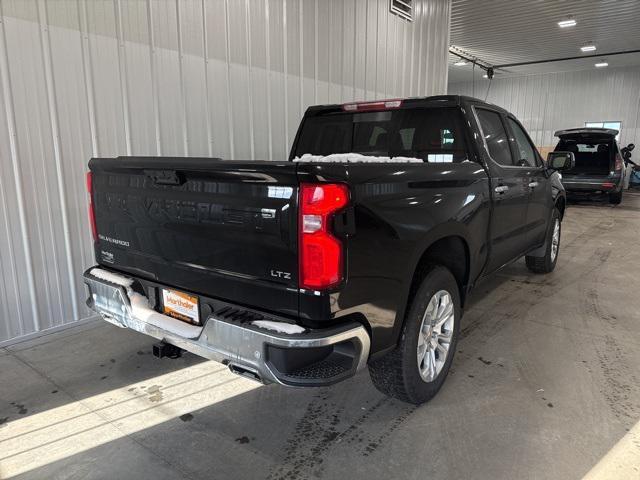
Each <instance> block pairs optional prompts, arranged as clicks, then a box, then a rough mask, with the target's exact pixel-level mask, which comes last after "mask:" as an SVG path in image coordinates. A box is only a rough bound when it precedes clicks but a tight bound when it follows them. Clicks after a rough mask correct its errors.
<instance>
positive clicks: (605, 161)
mask: <svg viewBox="0 0 640 480" xmlns="http://www.w3.org/2000/svg"><path fill="white" fill-rule="evenodd" d="M617 134H618V131H617V130H610V129H604V128H598V129H596V128H583V129H582V128H581V129H571V130H561V131H558V132H556V136H557V137H559V138H560V141H559V142H558V144H557V145H556V148H555V151H567V152H573V154H574V156H575V160H576V163H575V167H574V168H572V169H571V170H567V171H565V172H563V176H590V177H591V176H608V175H609V173H610V172H612V171H613V170H614V166H615V159H616V153H617V147H616V142H615V136H616V135H617Z"/></svg>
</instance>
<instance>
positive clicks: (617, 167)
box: [614, 153, 622, 172]
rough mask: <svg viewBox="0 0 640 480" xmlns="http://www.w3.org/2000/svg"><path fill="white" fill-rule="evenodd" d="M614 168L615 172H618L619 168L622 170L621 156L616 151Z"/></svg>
mask: <svg viewBox="0 0 640 480" xmlns="http://www.w3.org/2000/svg"><path fill="white" fill-rule="evenodd" d="M614 170H615V171H616V172H619V171H620V170H622V157H621V156H620V154H619V153H616V165H615V167H614Z"/></svg>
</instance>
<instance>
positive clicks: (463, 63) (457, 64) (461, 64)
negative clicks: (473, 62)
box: [454, 60, 467, 67]
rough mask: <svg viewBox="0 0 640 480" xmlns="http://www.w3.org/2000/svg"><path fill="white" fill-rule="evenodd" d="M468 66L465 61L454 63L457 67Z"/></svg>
mask: <svg viewBox="0 0 640 480" xmlns="http://www.w3.org/2000/svg"><path fill="white" fill-rule="evenodd" d="M466 64H467V62H466V61H464V60H458V61H457V62H456V63H454V65H455V66H456V67H464V66H465V65H466Z"/></svg>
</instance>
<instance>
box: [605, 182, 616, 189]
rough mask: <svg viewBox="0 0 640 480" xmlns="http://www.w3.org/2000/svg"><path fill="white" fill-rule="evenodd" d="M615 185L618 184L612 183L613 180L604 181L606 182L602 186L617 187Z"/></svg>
mask: <svg viewBox="0 0 640 480" xmlns="http://www.w3.org/2000/svg"><path fill="white" fill-rule="evenodd" d="M615 186H616V185H615V184H614V183H612V182H604V183H603V184H602V188H613V187H615Z"/></svg>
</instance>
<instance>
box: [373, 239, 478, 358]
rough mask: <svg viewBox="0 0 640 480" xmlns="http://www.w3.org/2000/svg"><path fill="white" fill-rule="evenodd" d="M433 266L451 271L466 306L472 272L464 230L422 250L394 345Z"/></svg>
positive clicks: (430, 242)
mask: <svg viewBox="0 0 640 480" xmlns="http://www.w3.org/2000/svg"><path fill="white" fill-rule="evenodd" d="M431 265H441V266H443V267H446V268H447V269H449V270H450V271H451V273H452V274H453V276H454V278H455V279H456V283H457V284H458V291H459V294H460V301H461V307H463V306H464V301H465V298H466V296H467V286H468V285H469V276H470V271H471V255H470V250H469V242H468V241H467V239H466V236H465V235H464V233H463V232H462V231H457V232H456V231H452V232H450V233H447V234H442V235H438V236H435V237H432V238H431V239H430V241H428V242H426V243H425V244H423V246H422V247H421V248H420V249H418V254H417V255H416V260H415V261H414V262H412V266H413V268H412V269H411V271H410V272H409V275H408V279H409V281H408V287H407V290H406V295H405V298H404V302H403V304H402V308H401V309H399V310H398V315H397V317H396V322H395V325H394V335H393V339H394V340H393V345H396V344H397V342H398V341H399V339H400V334H401V332H402V329H403V328H404V324H405V321H406V315H407V312H408V310H409V307H410V305H411V302H412V301H413V297H414V295H415V293H416V291H417V290H418V288H419V287H420V284H421V283H422V280H423V279H424V277H425V275H426V274H427V272H428V267H429V266H431ZM385 350H386V349H385Z"/></svg>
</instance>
